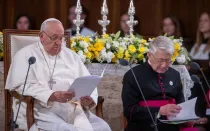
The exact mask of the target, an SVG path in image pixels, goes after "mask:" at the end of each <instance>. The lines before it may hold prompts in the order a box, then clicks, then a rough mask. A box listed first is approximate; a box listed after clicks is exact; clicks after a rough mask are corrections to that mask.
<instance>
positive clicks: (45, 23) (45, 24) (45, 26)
mask: <svg viewBox="0 0 210 131" xmlns="http://www.w3.org/2000/svg"><path fill="white" fill-rule="evenodd" d="M49 22H56V23H58V24H61V25H63V24H62V23H61V22H60V21H59V20H58V19H55V18H49V19H46V20H45V21H44V22H43V23H42V25H41V28H40V32H42V31H45V30H46V28H47V24H48V23H49Z"/></svg>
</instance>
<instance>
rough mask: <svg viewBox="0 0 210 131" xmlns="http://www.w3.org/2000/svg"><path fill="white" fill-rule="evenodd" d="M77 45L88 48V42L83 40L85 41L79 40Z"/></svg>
mask: <svg viewBox="0 0 210 131" xmlns="http://www.w3.org/2000/svg"><path fill="white" fill-rule="evenodd" d="M79 46H80V47H83V48H88V43H87V42H85V41H80V42H79Z"/></svg>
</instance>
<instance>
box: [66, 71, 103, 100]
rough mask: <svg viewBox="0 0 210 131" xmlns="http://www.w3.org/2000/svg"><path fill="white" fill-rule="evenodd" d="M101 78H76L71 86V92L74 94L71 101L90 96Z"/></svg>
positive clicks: (93, 76) (94, 76) (91, 76)
mask: <svg viewBox="0 0 210 131" xmlns="http://www.w3.org/2000/svg"><path fill="white" fill-rule="evenodd" d="M101 79H102V77H101V76H97V75H90V76H84V77H79V78H77V79H76V80H75V81H74V82H73V83H72V85H71V87H70V89H69V90H71V91H74V92H75V97H74V98H73V100H79V99H80V98H81V97H84V96H90V95H91V94H92V92H93V91H94V89H95V88H96V87H97V85H98V84H99V82H100V81H101Z"/></svg>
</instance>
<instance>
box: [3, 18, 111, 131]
mask: <svg viewBox="0 0 210 131" xmlns="http://www.w3.org/2000/svg"><path fill="white" fill-rule="evenodd" d="M39 37H40V42H37V43H34V44H31V45H29V46H27V47H25V48H23V49H21V50H20V51H19V52H17V53H16V55H15V56H14V58H13V60H12V64H11V67H10V70H9V74H8V77H7V82H6V89H9V90H15V91H17V92H18V93H20V94H21V92H22V90H23V84H24V79H25V75H26V72H27V67H28V59H29V57H31V56H34V57H35V58H36V63H35V64H33V65H32V66H31V69H30V71H29V77H28V81H27V84H26V88H25V92H24V95H27V96H32V97H34V98H35V99H36V101H35V105H34V111H35V113H34V116H35V124H34V125H33V126H32V127H31V129H30V130H31V131H38V130H41V131H111V129H110V127H109V126H108V124H107V123H106V122H105V121H103V120H102V119H100V118H98V117H97V116H95V115H94V114H93V113H91V112H90V111H89V110H90V109H91V108H94V107H95V106H96V104H97V98H98V93H97V89H95V90H94V91H93V93H92V94H91V96H86V97H83V98H81V100H80V101H76V102H75V101H71V100H72V98H73V97H74V96H75V93H74V92H73V91H69V88H70V86H71V84H72V83H73V81H74V80H75V79H76V78H78V77H81V76H87V75H90V73H89V72H88V70H87V68H86V67H85V65H84V64H83V62H82V61H81V60H80V58H79V57H78V56H77V54H76V53H74V52H72V51H71V50H70V49H68V48H66V47H65V37H64V28H63V25H62V23H61V22H60V21H59V20H57V19H54V18H50V19H47V20H45V21H44V22H43V23H42V25H41V30H40V35H39ZM13 103H14V105H13V109H14V114H16V112H17V107H18V105H17V104H18V101H17V100H15V101H14V102H13ZM17 124H18V125H19V127H20V129H22V130H28V129H27V125H26V105H25V103H23V104H22V105H21V108H20V113H19V116H18V121H17Z"/></svg>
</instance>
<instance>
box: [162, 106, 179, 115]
mask: <svg viewBox="0 0 210 131" xmlns="http://www.w3.org/2000/svg"><path fill="white" fill-rule="evenodd" d="M181 109H182V108H181V107H180V106H177V105H176V104H167V105H165V106H161V107H160V111H159V113H160V114H161V115H163V116H176V115H177V114H178V113H179V112H180V110H181Z"/></svg>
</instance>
